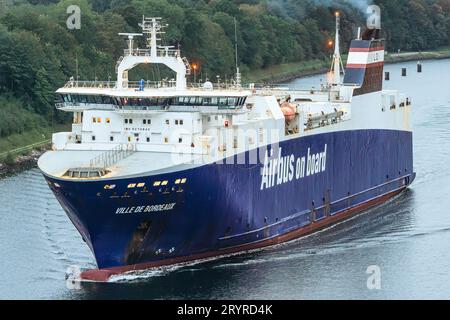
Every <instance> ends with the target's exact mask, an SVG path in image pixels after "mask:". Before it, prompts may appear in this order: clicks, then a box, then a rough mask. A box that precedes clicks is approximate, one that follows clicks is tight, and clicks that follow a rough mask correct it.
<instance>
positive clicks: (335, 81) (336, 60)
mask: <svg viewBox="0 0 450 320" xmlns="http://www.w3.org/2000/svg"><path fill="white" fill-rule="evenodd" d="M334 15H335V17H336V37H335V41H334V54H333V61H332V63H331V73H332V79H331V81H330V83H329V84H330V85H332V86H337V85H340V84H341V70H344V68H343V64H342V59H341V53H340V43H339V40H340V36H339V31H340V28H341V15H340V13H339V11H336V12H335V14H334ZM341 67H342V69H341Z"/></svg>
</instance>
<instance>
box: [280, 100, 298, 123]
mask: <svg viewBox="0 0 450 320" xmlns="http://www.w3.org/2000/svg"><path fill="white" fill-rule="evenodd" d="M289 101H290V100H289V99H287V100H286V101H285V102H283V103H282V104H281V112H283V115H284V118H285V119H286V121H287V122H290V121H292V120H294V119H295V114H296V112H297V108H296V107H295V105H294V104H292V103H290V102H289Z"/></svg>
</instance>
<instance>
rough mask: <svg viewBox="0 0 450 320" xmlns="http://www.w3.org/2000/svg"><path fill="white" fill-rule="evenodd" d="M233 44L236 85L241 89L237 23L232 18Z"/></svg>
mask: <svg viewBox="0 0 450 320" xmlns="http://www.w3.org/2000/svg"><path fill="white" fill-rule="evenodd" d="M234 42H235V48H234V50H235V55H236V85H237V87H238V88H240V87H241V72H240V70H239V59H238V41H237V21H236V17H235V18H234Z"/></svg>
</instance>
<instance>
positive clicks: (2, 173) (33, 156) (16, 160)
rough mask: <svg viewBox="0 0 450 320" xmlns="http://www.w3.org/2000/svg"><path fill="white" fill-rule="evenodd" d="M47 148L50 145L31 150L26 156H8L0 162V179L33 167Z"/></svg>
mask: <svg viewBox="0 0 450 320" xmlns="http://www.w3.org/2000/svg"><path fill="white" fill-rule="evenodd" d="M49 147H50V143H48V144H46V145H44V146H42V147H40V148H37V149H32V150H31V151H29V152H27V153H26V154H23V155H18V156H14V157H10V156H8V157H7V158H5V159H4V160H2V161H0V179H2V178H4V177H7V176H10V175H13V174H16V173H19V172H22V171H24V170H28V169H31V168H33V167H35V166H36V164H37V161H38V159H39V157H40V156H41V155H42V154H44V152H46V151H47V150H48V149H49Z"/></svg>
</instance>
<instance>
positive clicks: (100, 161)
mask: <svg viewBox="0 0 450 320" xmlns="http://www.w3.org/2000/svg"><path fill="white" fill-rule="evenodd" d="M135 152H136V146H135V145H134V144H120V145H118V146H116V147H115V148H113V149H111V150H108V151H105V152H103V153H101V154H100V155H98V156H97V157H95V158H94V159H92V160H91V161H90V163H89V167H90V168H104V169H106V168H109V167H112V166H113V165H115V164H116V163H118V162H119V161H121V160H123V159H125V158H128V157H129V156H131V155H132V154H133V153H135Z"/></svg>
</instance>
